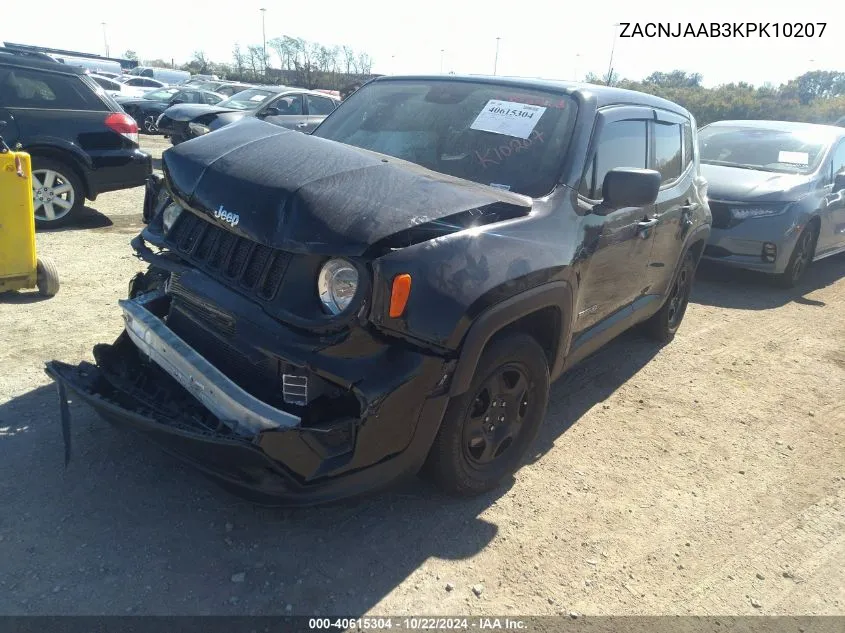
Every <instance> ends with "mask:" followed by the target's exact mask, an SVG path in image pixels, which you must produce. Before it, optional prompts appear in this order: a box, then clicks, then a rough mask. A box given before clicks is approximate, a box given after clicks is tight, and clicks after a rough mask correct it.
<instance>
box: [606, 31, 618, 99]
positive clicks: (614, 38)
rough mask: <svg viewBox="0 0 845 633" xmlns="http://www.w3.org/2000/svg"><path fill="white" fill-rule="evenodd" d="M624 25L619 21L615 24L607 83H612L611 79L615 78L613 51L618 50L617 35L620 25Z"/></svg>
mask: <svg viewBox="0 0 845 633" xmlns="http://www.w3.org/2000/svg"><path fill="white" fill-rule="evenodd" d="M620 26H622V25H621V24H619V22H617V23H616V24H614V25H613V43H612V44H611V45H610V64H609V65H608V67H607V82H606V83H607V85H608V86H609V85H610V80H611V79H613V51H614V50H616V36H617V35H619V27H620Z"/></svg>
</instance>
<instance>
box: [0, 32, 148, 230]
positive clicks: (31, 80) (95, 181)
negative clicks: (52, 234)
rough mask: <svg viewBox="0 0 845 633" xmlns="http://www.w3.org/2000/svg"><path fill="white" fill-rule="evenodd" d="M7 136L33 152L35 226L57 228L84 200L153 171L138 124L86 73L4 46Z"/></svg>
mask: <svg viewBox="0 0 845 633" xmlns="http://www.w3.org/2000/svg"><path fill="white" fill-rule="evenodd" d="M0 122H2V123H1V124H2V125H3V131H2V134H3V137H4V138H5V139H6V142H7V143H8V144H9V145H10V146H12V147H14V146H15V145H17V144H20V145H21V146H22V148H23V149H24V150H26V151H27V152H29V153H30V154H31V155H32V179H33V189H34V206H35V221H36V224H37V226H39V227H41V228H44V227H58V226H62V225H64V224H67V223H68V222H70V221H72V220H73V217H74V215H76V213H77V212H78V211H79V209H80V208H82V206H83V204H84V202H85V199H86V198H87V199H88V200H95V199H96V198H97V196H98V195H99V194H101V193H103V192H106V191H114V190H116V189H125V188H128V187H137V186H139V185H142V184H144V181H145V180H146V178H147V176H149V175H150V174H151V173H152V161H151V158H150V156H149V154H145V153H144V152H142V151H141V150H140V149H139V148H138V126H137V125H136V124H135V121H133V120H132V119H131V118H130V117H129V116H127V115H126V114H125V113H124V112H123V110H121V108H120V106H119V105H118V104H117V103H115V101H114V100H113V99H112V98H111V97H109V96H108V95H107V94H106V93H105V92H104V91H103V89H102V88H101V87H100V86H99V85H97V83H95V82H94V81H93V80H92V79H91V78H90V77H88V76H87V75H86V74H85V71H84V70H82V69H81V68H78V67H76V66H70V65H67V64H62V63H59V62H57V61H55V60H49V59H43V58H39V57H34V56H31V55H24V54H20V53H19V52H18V51H16V50H10V49H6V48H2V47H0Z"/></svg>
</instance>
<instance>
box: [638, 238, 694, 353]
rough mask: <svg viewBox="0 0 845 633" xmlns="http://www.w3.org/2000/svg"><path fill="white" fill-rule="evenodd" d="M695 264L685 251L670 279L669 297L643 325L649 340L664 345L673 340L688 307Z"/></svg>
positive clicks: (690, 254)
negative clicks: (651, 339)
mask: <svg viewBox="0 0 845 633" xmlns="http://www.w3.org/2000/svg"><path fill="white" fill-rule="evenodd" d="M695 264H696V262H695V256H694V255H693V254H692V253H691V252H690V251H687V252H686V253H685V254H684V258H683V260H681V265H680V266H679V267H678V271H677V272H676V273H675V277H674V278H673V279H672V285H671V286H670V287H669V296H668V297H666V301H665V302H664V304H663V306H662V307H661V308H660V310H659V311H658V312H657V313H656V314H654V315H653V316H651V318H649V319H648V320H647V321H645V323H643V329H644V331H645V333H646V334H647V335H648V336H649V337H650V338H653V339H654V340H656V341H658V342H660V343H664V344H665V343H670V342H671V341H672V339H673V338H675V334H676V333H677V331H678V328H679V327H681V322H682V321H683V320H684V314H686V311H687V305H689V297H690V292H691V291H692V283H693V280H694V279H695Z"/></svg>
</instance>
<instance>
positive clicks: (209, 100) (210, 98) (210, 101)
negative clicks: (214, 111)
mask: <svg viewBox="0 0 845 633" xmlns="http://www.w3.org/2000/svg"><path fill="white" fill-rule="evenodd" d="M202 101H203V103H205V104H206V105H214V104H216V103H219V102H220V97H218V96H217V95H214V94H211V93H210V92H204V93H202Z"/></svg>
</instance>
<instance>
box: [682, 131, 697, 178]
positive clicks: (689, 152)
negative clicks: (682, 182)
mask: <svg viewBox="0 0 845 633" xmlns="http://www.w3.org/2000/svg"><path fill="white" fill-rule="evenodd" d="M694 157H695V144H694V143H693V138H692V125H690V124H689V123H684V168H683V169H682V170H681V171H682V172H684V171H686V170H687V168H688V167H689V166H690V165H692V162H693V158H694Z"/></svg>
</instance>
